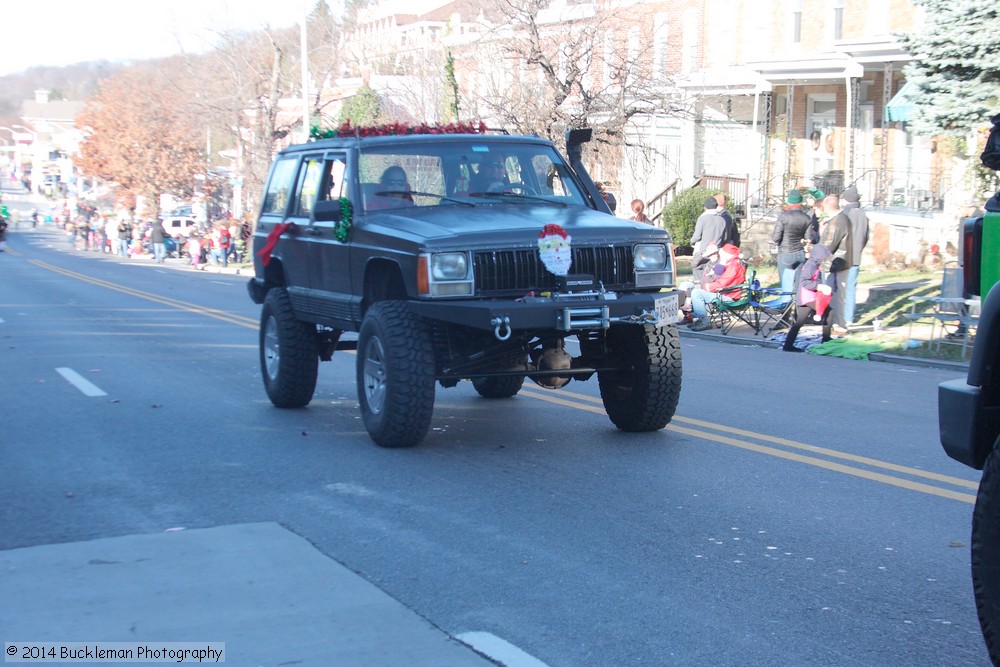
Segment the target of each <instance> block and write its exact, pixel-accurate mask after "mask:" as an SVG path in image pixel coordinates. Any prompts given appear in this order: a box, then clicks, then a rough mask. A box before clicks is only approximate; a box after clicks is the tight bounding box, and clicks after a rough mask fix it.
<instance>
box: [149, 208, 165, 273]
mask: <svg viewBox="0 0 1000 667" xmlns="http://www.w3.org/2000/svg"><path fill="white" fill-rule="evenodd" d="M149 240H150V241H152V243H153V259H154V260H156V263H157V264H163V263H164V262H165V261H166V259H167V230H165V229H164V228H163V221H162V220H160V219H157V220H154V221H153V227H152V229H151V230H150V232H149Z"/></svg>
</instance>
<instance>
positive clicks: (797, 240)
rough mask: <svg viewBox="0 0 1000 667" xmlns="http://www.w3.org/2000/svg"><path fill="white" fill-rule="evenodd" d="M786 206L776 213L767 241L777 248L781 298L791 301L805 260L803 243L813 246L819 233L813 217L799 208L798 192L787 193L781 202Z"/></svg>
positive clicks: (800, 196) (799, 197)
mask: <svg viewBox="0 0 1000 667" xmlns="http://www.w3.org/2000/svg"><path fill="white" fill-rule="evenodd" d="M785 200H786V201H787V202H788V205H787V206H785V210H783V211H782V212H781V213H779V214H778V219H777V220H776V221H775V223H774V230H773V231H772V232H771V241H773V242H774V243H775V244H776V245H777V247H778V276H779V277H780V279H781V291H782V293H783V294H782V299H787V300H791V299H792V298H794V295H795V290H796V286H797V285H798V284H799V276H800V273H801V271H802V264H803V263H804V262H805V261H806V253H805V247H804V246H805V241H806V240H807V239H808V240H809V241H811V242H813V243H815V242H816V241H818V240H819V234H818V233H817V230H816V229H815V227H814V225H813V217H812V215H810V214H809V213H807V212H806V210H805V209H804V208H803V207H802V192H801V191H800V190H798V189H795V190H789V192H788V195H787V197H786V199H785Z"/></svg>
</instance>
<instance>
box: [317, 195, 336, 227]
mask: <svg viewBox="0 0 1000 667" xmlns="http://www.w3.org/2000/svg"><path fill="white" fill-rule="evenodd" d="M340 217H341V212H340V200H339V199H333V200H323V201H318V202H316V207H315V208H314V209H313V220H315V221H316V222H340Z"/></svg>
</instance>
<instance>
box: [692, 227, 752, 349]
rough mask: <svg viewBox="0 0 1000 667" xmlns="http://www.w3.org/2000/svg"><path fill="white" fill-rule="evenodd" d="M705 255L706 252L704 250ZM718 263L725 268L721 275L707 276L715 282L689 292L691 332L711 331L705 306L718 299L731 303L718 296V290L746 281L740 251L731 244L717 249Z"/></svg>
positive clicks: (727, 298) (710, 321)
mask: <svg viewBox="0 0 1000 667" xmlns="http://www.w3.org/2000/svg"><path fill="white" fill-rule="evenodd" d="M707 254H708V250H706V255H707ZM719 263H720V264H722V265H723V266H724V267H725V268H724V270H723V272H722V275H720V276H718V277H715V274H714V272H709V273H708V275H709V276H712V277H715V280H712V281H711V282H706V283H705V284H704V285H702V286H701V287H695V288H694V289H692V290H691V314H692V315H693V316H694V317H695V320H694V322H692V323H691V324H690V325H688V328H690V329H691V331H707V330H709V329H711V328H712V327H713V326H714V325H713V324H712V320H711V318H710V317H708V309H707V308H706V304H709V303H712V302H714V301H716V300H718V299H721V300H729V301H732V298H730V297H728V296H726V295H725V294H720V293H719V292H720V290H724V289H725V288H727V287H732V286H733V285H740V284H742V283H744V282H745V281H746V276H747V270H746V267H745V266H744V265H743V262H741V261H740V249H739V248H737V247H736V246H734V245H733V244H732V243H727V244H726V245H724V246H722V247H721V248H719Z"/></svg>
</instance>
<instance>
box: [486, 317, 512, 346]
mask: <svg viewBox="0 0 1000 667" xmlns="http://www.w3.org/2000/svg"><path fill="white" fill-rule="evenodd" d="M490 324H492V325H493V335H494V336H496V338H497V340H507V339H508V338H510V318H509V317H507V316H506V315H504V316H503V317H494V318H493V319H492V320H490Z"/></svg>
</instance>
